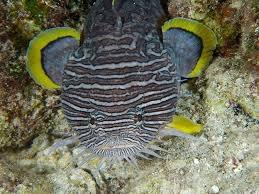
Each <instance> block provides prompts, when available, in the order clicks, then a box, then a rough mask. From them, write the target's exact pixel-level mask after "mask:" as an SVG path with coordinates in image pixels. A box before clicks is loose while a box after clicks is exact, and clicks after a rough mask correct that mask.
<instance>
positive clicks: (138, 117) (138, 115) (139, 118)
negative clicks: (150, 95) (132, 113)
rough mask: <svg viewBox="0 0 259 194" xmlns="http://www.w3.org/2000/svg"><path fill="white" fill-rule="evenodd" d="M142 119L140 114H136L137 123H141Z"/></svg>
mask: <svg viewBox="0 0 259 194" xmlns="http://www.w3.org/2000/svg"><path fill="white" fill-rule="evenodd" d="M142 119H143V117H142V114H140V113H138V114H137V115H136V120H137V121H138V122H140V121H142Z"/></svg>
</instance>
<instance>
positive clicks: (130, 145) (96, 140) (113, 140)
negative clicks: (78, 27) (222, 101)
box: [61, 0, 178, 161]
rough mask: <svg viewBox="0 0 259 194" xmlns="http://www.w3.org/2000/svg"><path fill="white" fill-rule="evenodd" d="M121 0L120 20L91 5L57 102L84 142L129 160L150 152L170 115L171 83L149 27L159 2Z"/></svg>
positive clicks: (102, 153)
mask: <svg viewBox="0 0 259 194" xmlns="http://www.w3.org/2000/svg"><path fill="white" fill-rule="evenodd" d="M124 2H125V3H120V4H121V5H120V8H117V9H118V10H117V11H118V14H119V15H120V16H122V18H123V19H122V21H123V24H122V26H118V25H117V23H116V21H117V19H118V18H116V14H114V11H113V10H112V9H105V4H104V3H102V1H101V0H100V1H97V3H96V4H95V6H94V7H93V10H92V11H91V13H90V15H89V21H94V22H93V23H91V22H90V23H89V21H88V24H87V26H86V29H87V30H86V31H87V33H86V36H87V38H86V39H85V40H84V42H83V45H82V46H81V47H80V48H78V49H77V50H76V51H75V52H74V53H73V54H72V55H71V56H70V60H69V63H68V64H67V65H66V66H65V70H64V76H63V84H62V95H61V101H62V106H63V109H64V113H65V116H66V118H67V119H68V121H69V123H70V124H71V126H72V128H73V129H74V130H75V131H77V133H78V137H79V139H80V141H81V143H82V144H83V145H84V146H85V147H86V148H88V149H90V150H91V151H92V152H93V153H95V154H97V155H100V156H103V157H118V158H125V159H127V160H130V161H133V160H134V156H136V155H141V152H142V153H148V154H150V153H153V152H151V150H148V149H147V148H146V146H147V144H148V143H149V142H150V141H152V140H153V139H155V138H156V135H157V133H158V130H159V129H160V128H161V127H163V126H164V125H165V124H166V123H168V121H169V120H170V119H171V117H172V115H173V113H174V111H175V103H176V100H177V96H178V85H177V80H176V74H175V66H174V65H173V64H172V63H171V62H170V58H169V57H168V54H167V52H166V50H165V49H164V48H163V46H162V44H161V42H160V39H159V36H158V32H157V29H156V21H157V19H159V16H161V13H162V11H161V10H162V9H161V7H160V4H159V1H135V2H136V3H135V4H130V2H131V3H132V1H124ZM115 4H116V3H115ZM145 14H148V15H145ZM123 16H124V17H123ZM147 16H148V17H149V18H147ZM107 18H108V19H107ZM100 28H102V30H100ZM104 29H105V30H104Z"/></svg>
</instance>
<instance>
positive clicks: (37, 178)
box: [0, 0, 259, 194]
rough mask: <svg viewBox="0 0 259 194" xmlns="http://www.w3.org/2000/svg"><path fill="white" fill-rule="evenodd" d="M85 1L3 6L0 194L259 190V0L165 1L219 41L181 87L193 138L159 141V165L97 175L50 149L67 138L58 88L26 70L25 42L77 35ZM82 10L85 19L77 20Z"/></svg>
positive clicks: (37, 0)
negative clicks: (60, 33) (72, 31)
mask: <svg viewBox="0 0 259 194" xmlns="http://www.w3.org/2000/svg"><path fill="white" fill-rule="evenodd" d="M91 4H92V2H91V1H83V0H82V1H80V0H1V2H0V29H1V30H0V193H26V194H27V193H44V194H45V193H134V194H136V193H147V194H151V193H152V194H153V193H154V194H158V193H161V194H167V193H168V194H171V193H181V194H193V193H198V194H199V193H201V194H202V193H259V190H258V185H256V163H257V162H258V160H259V159H258V156H257V157H256V150H255V147H256V142H257V141H258V140H257V135H258V128H259V123H258V119H259V112H258V110H259V100H258V70H259V66H258V65H259V64H258V59H259V51H258V49H259V39H258V36H259V25H258V12H259V4H258V2H257V1H256V0H211V1H208V0H169V1H168V2H165V3H164V5H165V8H166V9H167V10H168V13H167V14H168V17H171V18H174V17H179V16H180V17H188V18H192V19H196V20H199V21H201V22H203V23H204V24H206V25H207V26H209V27H210V28H211V29H212V30H213V31H214V32H215V34H216V36H217V38H218V42H219V44H218V48H217V51H216V53H215V57H214V59H213V61H212V63H211V64H210V65H209V67H208V68H207V69H206V71H205V72H204V73H203V74H202V75H201V76H200V77H199V78H195V79H192V80H190V81H188V82H187V83H184V84H183V85H182V88H181V93H182V96H181V97H180V99H179V101H178V103H177V113H179V114H182V115H185V116H187V117H188V118H191V119H192V120H193V121H195V122H198V123H202V124H203V125H204V130H203V132H202V134H201V136H200V138H199V140H198V141H193V140H190V139H183V138H179V137H174V138H164V139H163V141H161V143H160V144H161V147H163V148H164V149H166V150H168V151H169V152H170V153H161V155H162V156H163V157H164V158H165V159H159V158H154V159H152V160H138V164H139V169H135V168H134V167H132V166H131V165H129V164H127V163H125V164H123V166H120V165H114V166H112V168H110V169H107V170H104V171H102V172H101V173H97V172H96V171H95V169H96V166H97V164H98V161H92V162H90V163H85V164H84V165H83V166H82V167H80V168H78V167H77V166H78V164H81V163H83V157H81V158H80V157H79V158H78V160H77V161H74V160H73V159H74V158H75V157H77V155H78V154H79V153H80V152H81V151H82V150H81V148H78V147H76V146H75V147H73V146H64V147H61V148H59V149H58V150H55V151H52V152H51V151H50V150H51V145H53V143H54V142H57V141H59V139H60V138H61V137H62V136H63V135H64V134H69V133H70V132H71V129H70V127H69V126H68V124H67V122H66V120H65V119H64V116H63V113H62V110H61V108H60V105H59V104H60V102H59V92H58V91H48V90H44V89H42V88H41V87H40V86H38V85H36V84H35V83H34V81H33V80H32V79H31V78H30V77H29V75H28V73H27V72H26V69H25V55H26V49H27V47H28V43H29V41H30V40H31V39H32V38H33V36H35V35H36V34H37V33H39V32H40V31H41V30H45V29H47V28H52V27H57V26H70V27H73V28H76V29H81V28H82V24H83V22H84V20H85V17H86V14H87V13H88V11H89V8H90V5H91ZM82 13H83V14H82Z"/></svg>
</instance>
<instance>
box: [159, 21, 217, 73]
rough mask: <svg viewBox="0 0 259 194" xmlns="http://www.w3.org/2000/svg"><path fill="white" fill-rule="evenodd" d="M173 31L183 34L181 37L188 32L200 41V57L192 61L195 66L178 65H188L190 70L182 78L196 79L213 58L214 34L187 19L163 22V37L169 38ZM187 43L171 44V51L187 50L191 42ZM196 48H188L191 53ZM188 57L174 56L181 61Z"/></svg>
mask: <svg viewBox="0 0 259 194" xmlns="http://www.w3.org/2000/svg"><path fill="white" fill-rule="evenodd" d="M174 30H182V31H183V32H184V33H183V35H184V34H186V32H188V33H190V34H192V35H193V36H196V37H198V38H199V39H200V40H201V51H199V52H200V56H199V58H198V60H197V61H193V62H195V63H196V64H180V65H184V66H186V65H187V66H188V65H190V68H192V69H189V68H187V70H188V71H186V72H184V73H185V74H186V75H185V76H184V77H187V78H193V77H198V76H199V75H200V74H201V73H202V72H203V70H204V69H205V67H206V66H207V65H208V64H209V63H210V61H211V59H212V57H213V51H214V50H215V48H216V45H217V38H216V36H215V34H214V32H213V31H212V30H211V29H210V28H209V27H207V26H206V25H204V24H202V23H200V22H198V21H195V20H192V19H187V18H174V19H171V20H169V21H167V22H165V23H164V25H163V26H162V32H163V34H164V37H167V36H166V35H168V36H169V37H170V31H171V33H173V31H174ZM181 36H182V35H181V34H180V33H178V37H179V38H181ZM178 37H177V38H178ZM179 38H178V39H179ZM172 40H174V39H172ZM166 41H167V40H165V43H167V45H170V42H166ZM188 41H189V40H188V38H187V39H184V40H183V41H181V42H180V43H179V45H178V44H175V43H174V44H173V43H172V44H171V45H170V48H171V50H174V52H176V51H178V50H179V49H184V48H189V47H188V46H190V45H191V43H192V42H191V43H190V42H188ZM197 48H199V47H197ZM197 48H196V47H194V48H192V47H190V49H191V52H194V51H195V49H197ZM187 50H188V49H187ZM194 53H195V52H194ZM189 55H190V54H189ZM189 55H183V56H174V57H176V58H177V57H178V58H179V57H180V58H179V59H178V60H179V61H183V59H185V58H186V57H188V56H189ZM193 66H194V67H193Z"/></svg>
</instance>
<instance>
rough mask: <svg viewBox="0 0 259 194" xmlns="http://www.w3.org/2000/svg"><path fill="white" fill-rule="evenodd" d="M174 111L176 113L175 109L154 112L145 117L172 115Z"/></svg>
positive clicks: (146, 114)
mask: <svg viewBox="0 0 259 194" xmlns="http://www.w3.org/2000/svg"><path fill="white" fill-rule="evenodd" d="M173 111H175V109H168V110H164V111H154V112H150V113H145V114H144V116H154V115H160V114H164V113H170V112H173Z"/></svg>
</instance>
